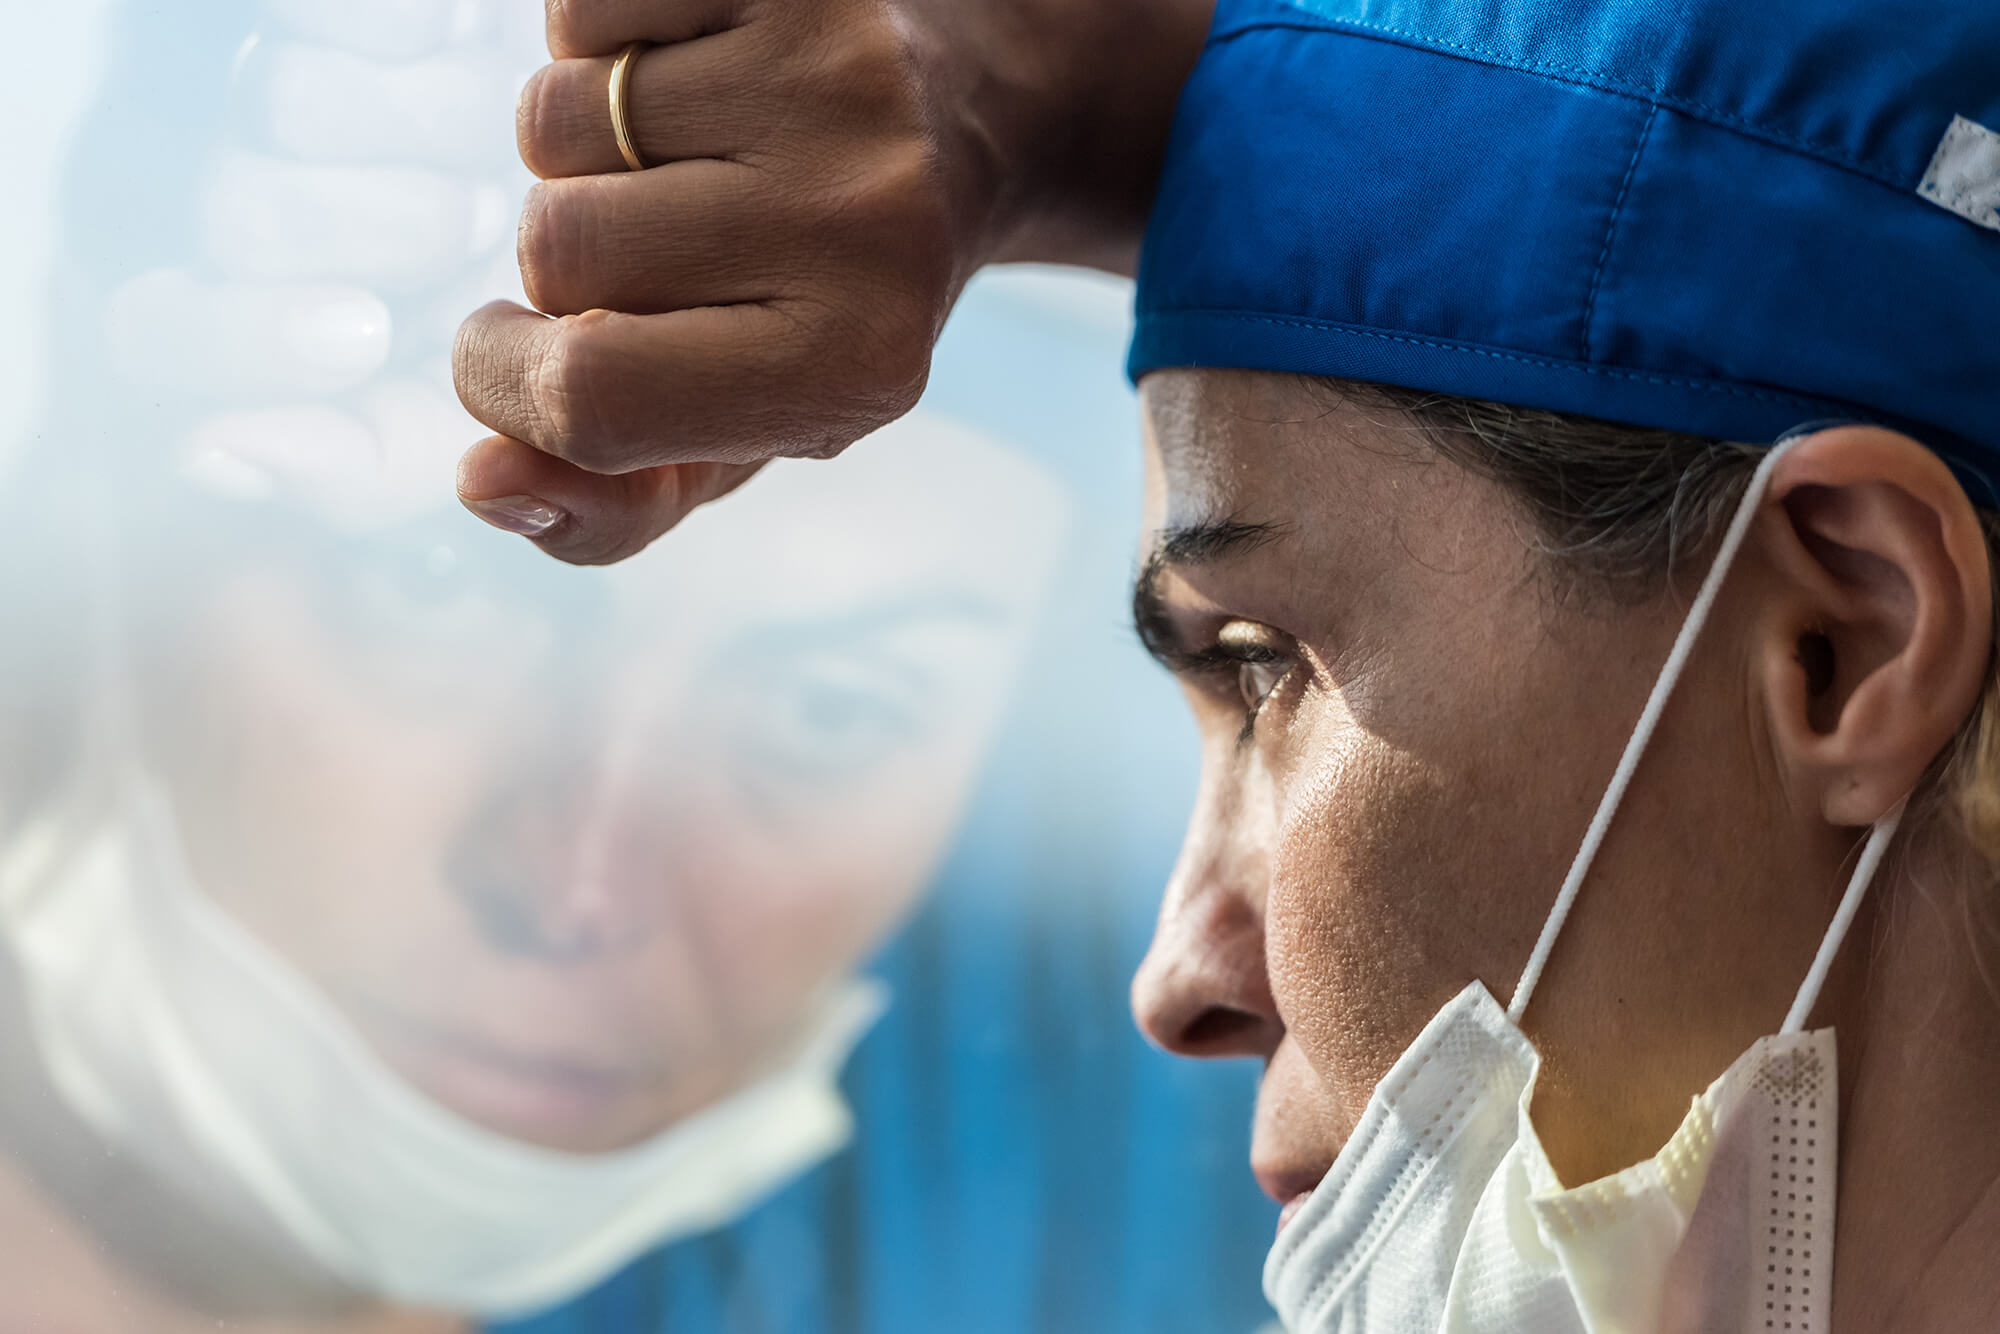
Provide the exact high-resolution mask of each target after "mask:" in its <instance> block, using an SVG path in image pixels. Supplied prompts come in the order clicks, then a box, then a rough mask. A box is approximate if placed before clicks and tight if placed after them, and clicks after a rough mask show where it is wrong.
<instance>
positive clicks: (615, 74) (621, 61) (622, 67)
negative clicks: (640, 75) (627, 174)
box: [611, 42, 652, 171]
mask: <svg viewBox="0 0 2000 1334" xmlns="http://www.w3.org/2000/svg"><path fill="white" fill-rule="evenodd" d="M651 46H652V43H651V42H634V43H632V45H630V46H628V47H626V48H625V49H624V50H623V51H621V52H619V54H618V63H616V64H615V65H613V66H612V67H611V133H612V136H613V137H614V138H616V139H617V140H618V152H619V154H620V155H621V156H623V157H624V159H625V165H626V166H627V167H630V168H631V169H632V170H633V171H644V170H645V169H646V161H645V159H644V158H642V157H640V156H639V145H637V144H636V143H634V142H632V125H631V122H630V121H629V119H628V118H627V116H626V103H627V102H628V101H629V100H630V93H631V89H632V62H633V61H634V60H636V59H637V58H638V56H639V53H640V52H641V51H644V50H646V49H647V48H649V47H651Z"/></svg>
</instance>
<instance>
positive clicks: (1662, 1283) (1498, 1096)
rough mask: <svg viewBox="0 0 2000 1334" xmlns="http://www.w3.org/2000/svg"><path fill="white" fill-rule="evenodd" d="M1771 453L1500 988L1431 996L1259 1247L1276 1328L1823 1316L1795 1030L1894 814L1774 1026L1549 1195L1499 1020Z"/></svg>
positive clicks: (1813, 1126)
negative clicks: (1674, 1124) (1667, 1133)
mask: <svg viewBox="0 0 2000 1334" xmlns="http://www.w3.org/2000/svg"><path fill="white" fill-rule="evenodd" d="M1786 448H1787V446H1783V445H1781V446H1779V447H1778V448H1777V449H1775V450H1773V451H1772V452H1771V453H1770V454H1769V455H1767V456H1766V457H1765V459H1764V460H1763V462H1762V464H1761V465H1760V466H1759V468H1758V470H1757V473H1756V476H1755V477H1754V478H1753V479H1752V481H1751V483H1750V488H1749V490H1748V492H1747V493H1746V494H1745V495H1744V497H1743V500H1742V503H1741V505H1740V507H1739V508H1738V510H1737V513H1736V517H1735V519H1734V521H1733V522H1732V523H1731V525H1730V528H1729V532H1728V534H1727V535H1726V536H1725V538H1724V540H1723V543H1722V547H1721V550H1720V551H1719V552H1718V553H1717V555H1716V559H1715V564H1714V567H1713V568H1712V569H1710V571H1709V573H1708V577H1707V579H1706V581H1705V582H1704V583H1703V585H1702V589H1701V592H1700V594H1699V595H1698V596H1697V597H1696V599H1695V603H1694V606H1693V607H1692V608H1691V609H1690V610H1689V612H1688V617H1687V621H1686V623H1685V624H1684V625H1683V626H1682V627H1681V632H1680V636H1679V638H1678V640H1677V641H1676V642H1675V644H1674V649H1673V652H1672V654H1671V655H1670V656H1669V657H1668V659H1667V664H1666V666H1665V668H1664V669H1663V670H1662V671H1661V673H1660V679H1659V680H1658V682H1657V683H1656V684H1655V685H1654V687H1653V693H1652V696H1651V698H1650V699H1648V700H1647V702H1646V708H1645V711H1644V713H1643V714H1642V715H1641V716H1640V720H1639V724H1638V726H1637V727H1636V728H1635V729H1634V731H1633V734H1632V739H1631V741H1630V742H1629V743H1628V744H1627V746H1626V749H1625V754H1624V757H1623V758H1622V759H1621V761H1620V763H1619V766H1618V770H1617V773H1616V774H1615V775H1614V776H1613V777H1612V780H1611V786H1610V788H1609V789H1608V790H1607V791H1606V792H1605V794H1604V799H1603V801H1602V802H1601V803H1600V804H1599V806H1598V810H1597V814H1596V817H1595V818H1594V819H1593V820H1592V822H1591V826H1590V831H1589V833H1588V834H1586V835H1585V838H1584V843H1583V847H1582V849H1581V850H1580V851H1579V852H1578V853H1577V857H1576V860H1575V862H1574V863H1573V864H1572V865H1571V867H1570V872H1569V876H1568V878H1567V879H1566V880H1565V881H1564V884H1563V888H1562V892H1561V894H1559V895H1558V896H1557V899H1556V905H1555V908H1554V910H1553V911H1552V912H1551V913H1550V915H1549V920H1548V923H1547V925H1546V926H1544V928H1543V930H1542V938H1541V940H1540V942H1539V943H1538V944H1537V945H1536V947H1535V952H1534V955H1533V956H1532V957H1531V959H1530V960H1529V963H1528V967H1527V970H1526V972H1525V973H1524V974H1523V976H1522V978H1521V981H1520V984H1519V986H1518V987H1517V988H1516V989H1515V992H1514V1000H1513V1004H1512V1005H1511V1006H1510V1007H1509V1009H1508V1010H1506V1011H1502V1010H1501V1008H1500V1006H1499V1005H1498V1004H1497V1003H1496V1002H1495V1001H1494V999H1493V997H1492V996H1491V995H1490V994H1489V993H1488V992H1487V990H1486V988H1485V987H1484V986H1482V985H1481V984H1479V983H1478V982H1474V983H1472V984H1471V985H1469V986H1467V987H1466V989H1465V990H1464V991H1462V992H1460V993H1459V995H1458V996H1457V997H1456V998H1455V999H1454V1000H1452V1001H1451V1002H1450V1003H1449V1004H1447V1005H1446V1006H1445V1007H1444V1009H1443V1010H1441V1011H1439V1013H1438V1015H1437V1017H1436V1018H1434V1019H1432V1020H1431V1022H1430V1024H1429V1025H1428V1026H1427V1027H1426V1028H1425V1029H1424V1031H1423V1033H1422V1034H1421V1035H1420V1036H1419V1037H1418V1038H1417V1040H1416V1042H1415V1044H1414V1045H1412V1046H1411V1047H1410V1049H1409V1050H1408V1051H1406V1052H1404V1053H1403V1055H1402V1056H1401V1057H1400V1058H1399V1059H1398V1060H1397V1062H1396V1064H1395V1066H1394V1067H1393V1068H1391V1069H1390V1071H1389V1073H1388V1074H1387V1075H1386V1076H1385V1077H1384V1078H1383V1080H1382V1082H1381V1083H1380V1084H1379V1085H1377V1086H1376V1089H1375V1092H1374V1094H1373V1096H1372V1097H1371V1098H1370V1099H1369V1101H1368V1106H1367V1107H1366V1109H1364V1111H1363V1113H1362V1116H1361V1119H1360V1122H1359V1123H1358V1125H1357V1126H1356V1127H1355V1130H1354V1133H1353V1134H1352V1135H1351V1136H1350V1137H1349V1139H1348V1141H1347V1143H1346V1145H1345V1146H1343V1148H1342V1149H1341V1151H1340V1155H1339V1157H1338V1158H1337V1159H1336V1160H1335V1162H1334V1165H1333V1168H1332V1170H1331V1171H1329V1172H1328V1173H1327V1175H1326V1178H1325V1180H1324V1181H1322V1182H1321V1183H1320V1186H1319V1187H1318V1189H1316V1190H1315V1191H1314V1192H1313V1195H1312V1198H1311V1199H1310V1200H1308V1201H1307V1202H1306V1204H1305V1205H1304V1207H1303V1208H1301V1209H1300V1210H1299V1212H1298V1214H1297V1216H1296V1217H1295V1218H1294V1219H1293V1221H1292V1223H1291V1225H1290V1226H1289V1227H1288V1228H1286V1229H1285V1230H1284V1232H1283V1233H1281V1234H1280V1236H1279V1238H1278V1241H1277V1243H1276V1245H1275V1246H1273V1248H1272V1250H1271V1256H1270V1259H1269V1261H1268V1262H1267V1263H1266V1265H1265V1268H1264V1291H1265V1294H1266V1296H1268V1297H1269V1298H1270V1299H1271V1302H1272V1304H1273V1305H1274V1306H1276V1307H1277V1309H1278V1313H1279V1315H1280V1316H1281V1317H1282V1319H1283V1320H1284V1322H1285V1325H1286V1327H1287V1328H1288V1329H1290V1330H1292V1331H1293V1332H1294V1334H1333V1332H1334V1331H1339V1334H1392V1332H1393V1334H1436V1332H1438V1331H1453V1332H1454V1334H1472V1332H1473V1331H1481V1332H1484V1331H1492V1332H1493V1334H1503V1332H1504V1334H1514V1332H1515V1331H1533V1334H1569V1332H1570V1331H1588V1334H1652V1332H1653V1331H1661V1332H1664V1331H1677V1332H1683V1331H1684V1332H1686V1334H1695V1332H1697V1331H1698V1332H1699V1334H1723V1332H1725V1331H1752V1330H1755V1331H1760V1332H1761V1331H1765V1330H1786V1331H1798V1332H1799V1334H1808V1332H1810V1331H1824V1330H1825V1329H1826V1328H1827V1316H1828V1310H1829V1304H1830V1293H1831V1281H1832V1276H1833V1192H1834V1137H1835V1113H1836V1099H1837V1096H1838V1090H1837V1085H1836V1080H1835V1072H1834V1040H1833V1032H1832V1030H1831V1029H1825V1030H1821V1031H1819V1032H1815V1033H1806V1032H1804V1031H1802V1030H1803V1028H1804V1025H1805V1019H1806V1016H1807V1014H1808V1013H1809V1012H1810V1011H1811V1009H1812V1006H1813V1002H1814V1001H1815V1000H1816V999H1817V998H1818V995H1819V990H1820V987H1821V985H1822V983H1823V982H1824V981H1825V977H1826V970H1827V967H1828V965H1829V964H1830V962H1831V960H1832V958H1833V955H1834V952H1835V950H1837V949H1838V947H1839V945H1840V941H1841V938H1842V936H1843V935H1845V933H1846V931H1847V926H1848V923H1849V922H1850V921H1851V920H1852V918H1853V915H1854V910H1855V909H1856V908H1857V907H1858V906H1859V903H1860V899H1861V895H1862V893H1863V892H1864V891H1865V889H1866V888H1867V885H1868V881H1869V879H1870V878H1871V877H1872V876H1873V875H1874V872H1875V868H1876V867H1877V865H1879V864H1880V862H1881V859H1882V855H1883V853H1884V852H1885V851H1886V849H1887V848H1888V845H1889V841H1890V839H1891V838H1892V837H1893V836H1894V834H1895V827H1896V822H1897V819H1898V818H1899V816H1900V809H1899V810H1898V811H1896V812H1892V813H1891V814H1890V815H1889V816H1887V817H1885V818H1884V819H1883V820H1882V821H1881V823H1879V824H1878V825H1877V826H1876V828H1875V830H1874V832H1873V834H1872V835H1871V837H1870V839H1869V842H1868V846H1867V848H1866V849H1865V851H1864V852H1863V853H1862V856H1861V860H1860V863H1859V864H1858V865H1857V866H1856V868H1855V871H1854V875H1853V878H1852V880H1851V881H1850V882H1849V884H1848V887H1847V892H1846V894H1845V896H1844V897H1843V898H1842V901H1841V904H1840V907H1839V909H1838V911H1837V912H1836V913H1835V915H1834V920H1833V924H1832V926H1831V927H1830V928H1829V929H1828V931H1827V933H1826V938H1825V939H1824V940H1823V941H1822V942H1821V945H1820V950H1819V956H1818V958H1817V959H1816V960H1815V961H1814V963H1813V967H1812V971H1811V972H1810V973H1809V974H1808V975H1807V978H1806V980H1805V983H1804V985H1803V986H1802V987H1801V988H1800V989H1799V993H1798V997H1797V999H1796V1000H1795V1001H1794V1003H1793V1005H1792V1011H1791V1014H1790V1016H1789V1017H1788V1018H1787V1019H1786V1020H1785V1023H1784V1026H1783V1028H1782V1030H1781V1031H1780V1033H1779V1034H1778V1035H1777V1036H1775V1037H1767V1038H1763V1039H1760V1040H1759V1041H1758V1042H1757V1043H1755V1044H1754V1045H1753V1046H1752V1047H1751V1048H1750V1050H1749V1051H1747V1052H1745V1053H1744V1054H1743V1056H1742V1057H1740V1058H1739V1059H1738V1060H1737V1061H1736V1063H1735V1064H1734V1065H1732V1066H1730V1068H1729V1070H1728V1071H1727V1072H1726V1073H1725V1074H1724V1075H1723V1076H1722V1077H1721V1078H1720V1079H1718V1080H1716V1081H1715V1083H1714V1084H1713V1085H1711V1086H1710V1087H1709V1088H1708V1090H1707V1091H1706V1092H1704V1093H1703V1094H1702V1095H1701V1096H1700V1097H1698V1098H1696V1099H1695V1100H1694V1105H1693V1107H1692V1109H1691V1110H1690V1111H1689V1112H1688V1115H1687V1119H1686V1120H1685V1121H1684V1122H1683V1123H1682V1124H1681V1128H1680V1129H1679V1130H1678V1131H1676V1132H1675V1134H1674V1136H1673V1138H1672V1139H1670V1140H1669V1141H1668V1142H1667V1145H1666V1147H1665V1148H1664V1149H1662V1150H1661V1151H1660V1152H1659V1153H1658V1154H1657V1155H1655V1156H1654V1157H1653V1158H1651V1159H1648V1160H1647V1161H1645V1162H1642V1163H1639V1164H1637V1165H1636V1166H1633V1167H1629V1168H1627V1169H1625V1170H1624V1171H1623V1172H1619V1173H1617V1174H1616V1175H1613V1176H1609V1177H1606V1178H1604V1179H1603V1180H1601V1181H1595V1182H1592V1183H1590V1184H1589V1185H1586V1186H1580V1187H1577V1188H1575V1189H1572V1190H1565V1189H1563V1188H1562V1185H1561V1183H1560V1182H1559V1181H1558V1180H1557V1178H1556V1175H1555V1172H1554V1170H1553V1169H1552V1168H1551V1167H1550V1165H1549V1161H1548V1159H1547V1157H1546V1156H1545V1155H1544V1154H1543V1152H1542V1147H1541V1144H1540V1141H1539V1140H1538V1139H1537V1138H1536V1135H1535V1129H1534V1126H1533V1125H1532V1124H1531V1122H1530V1120H1529V1117H1528V1105H1529V1102H1530V1100H1531V1099H1532V1097H1533V1095H1534V1085H1535V1074H1536V1070H1537V1067H1538V1066H1539V1064H1540V1061H1539V1058H1538V1056H1537V1055H1536V1053H1535V1049H1534V1047H1533V1046H1532V1045H1531V1044H1530V1043H1529V1041H1528V1039H1527V1037H1526V1036H1525V1035H1524V1034H1523V1033H1522V1032H1521V1030H1520V1028H1519V1027H1518V1022H1519V1019H1520V1017H1521V1014H1522V1012H1523V1011H1524V1010H1525V1009H1526V1008H1527V1004H1528V997H1529V996H1530V994H1532V992H1533V990H1534V986H1535V982H1536V980H1537V979H1538V978H1539V977H1540V975H1541V970H1542V966H1543V964H1544V963H1545V962H1546V961H1547V959H1548V956H1549V951H1550V949H1551V948H1552V947H1553V946H1554V943H1555V938H1556V933H1557V932H1558V930H1560V928H1561V926H1562V923H1563V919H1564V918H1565V917H1566V916H1567V915H1568V912H1569V908H1570V905H1571V904H1572V903H1573V902H1574V901H1575V896H1576V892H1577V889H1578V887H1579V886H1580V885H1581V884H1582V883H1583V878H1584V875H1585V873H1586V872H1587V871H1588V870H1589V867H1590V863H1591V860H1592V858H1593V857H1594V856H1595V855H1596V852H1597V848H1598V845H1599V844H1600V843H1601V842H1602V840H1603V837H1604V832H1605V830H1606V829H1607V828H1608V827H1609V826H1610V823H1611V817H1612V813H1613V812H1614V811H1615V810H1616V809H1617V806H1618V802H1619V799H1620V798H1621V797H1623V795H1624V792H1625V788H1626V785H1627V784H1628V783H1629V782H1630V780H1631V777H1632V773H1633V771H1634V770H1635V769H1636V768H1637V767H1638V762H1639V756H1640V755H1641V753H1642V752H1643V751H1644V750H1645V747H1646V743H1647V741H1648V740H1650V738H1651V736H1652V733H1653V728H1654V726H1655V725H1656V724H1657V722H1658V720H1659V716H1660V713H1661V711H1662V710H1663V709H1664V708H1665V707H1666V702H1667V698H1668V696H1669V695H1670V694H1671V692H1672V690H1673V687H1674V682H1675V681H1676V680H1678V679H1679V676H1680V673H1681V669H1682V668H1683V666H1684V665H1685V664H1686V662H1687V658H1688V655H1689V653H1690V652H1691V651H1692V649H1693V646H1694V642H1695V638H1696V636H1697V635H1699V633H1700V632H1701V627H1702V624H1703V622H1704V621H1705V620H1706V619H1707V617H1708V612H1709V609H1710V608H1711V607H1712V606H1713V605H1714V603H1715V598H1716V595H1717V593H1718V591H1719V590H1720V588H1721V586H1722V581H1723V578H1724V576H1725V575H1726V574H1727V572H1728V569H1729V565H1730V562H1731V561H1732V560H1733V559H1734V557H1735V555H1736V551H1737V549H1738V547H1739V546H1741V544H1742V541H1743V536H1744V534H1745V533H1746V532H1747V531H1748V529H1749V525H1750V521H1751V519H1752V518H1753V517H1754V516H1755V513H1756V510H1757V506H1758V503H1759V501H1760V500H1761V498H1762V496H1763V494H1764V490H1765V486H1766V484H1767V482H1768V481H1769V478H1770V474H1771V469H1772V467H1773V465H1775V464H1776V462H1777V460H1778V458H1779V457H1780V456H1781V455H1782V454H1783V453H1784V452H1785V449H1786Z"/></svg>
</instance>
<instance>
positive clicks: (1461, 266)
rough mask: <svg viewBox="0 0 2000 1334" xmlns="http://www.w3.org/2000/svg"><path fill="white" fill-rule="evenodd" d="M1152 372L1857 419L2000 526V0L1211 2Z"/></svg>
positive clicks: (1656, 420)
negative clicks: (1919, 456) (1970, 493)
mask: <svg viewBox="0 0 2000 1334" xmlns="http://www.w3.org/2000/svg"><path fill="white" fill-rule="evenodd" d="M1166 366H1233V367H1245V368H1254V369H1264V370H1280V371H1296V372H1305V373H1310V374H1318V375H1331V376H1338V377H1342V378H1347V379H1354V380H1368V381H1377V382H1383V383H1389V384H1395V385H1401V386H1404V387H1407V388H1412V389H1420V390H1429V391H1434V392H1439V393H1447V394H1456V395H1464V396H1469V397H1475V398H1487V399H1497V400H1500V401H1503V402H1509V403H1514V404H1518V405H1522V406H1527V407H1540V408H1547V409H1551V410H1554V411H1559V412H1570V413H1580V414H1585V415H1589V416H1596V417H1605V418H1610V419H1613V420H1618V421H1625V422H1631V423H1634V424H1637V425H1644V426H1655V427H1664V428H1669V429H1676V430H1682V431H1688V432H1692V433H1696V434H1702V435H1710V436H1719V437H1724V438H1731V439H1738V440H1747V441H1761V440H1770V439H1772V438H1774V437H1776V436H1778V435H1780V434H1782V433H1783V432H1785V431H1786V430H1788V429H1790V428H1792V427H1794V426H1797V425H1799V424H1801V423H1803V422H1806V421H1812V420H1820V419H1828V418H1861V419H1867V420H1874V421H1880V422H1883V423H1886V424H1889V425H1894V426H1898V427H1900V428H1902V429H1905V430H1908V431H1910V432H1911V433H1912V434H1914V435H1916V436H1917V437H1918V438H1920V439H1922V440H1924V441H1925V442H1926V443H1928V444H1930V445H1932V446H1933V447H1935V448H1936V449H1938V450H1939V451H1940V452H1941V453H1943V454H1945V455H1946V456H1947V457H1949V458H1951V459H1952V460H1953V461H1954V462H1955V463H1956V464H1957V465H1958V466H1959V469H1960V472H1961V474H1962V475H1963V476H1965V477H1966V478H1967V479H1968V481H1970V482H1973V483H1975V484H1978V485H1979V486H1980V487H1981V489H1983V492H1984V494H1983V496H1980V498H1982V499H1984V500H1989V501H2000V4H1996V3H1994V0H1901V3H1895V4H1884V3H1882V2H1881V0H1763V2H1762V3H1754V4H1747V3H1744V2H1743V0H1676V2H1675V3H1671V4H1662V3H1659V2H1658V0H1222V4H1221V8H1220V10H1219V12H1218V14H1217V16H1216V22H1215V27H1214V30H1213V32H1212V34H1211V36H1210V39H1209V44H1208V47H1207V50H1206V51H1205V52H1204V54H1203V56H1202V60H1201V63H1200V66H1199V67H1198V68H1197V70H1196V71H1195V74H1194V77H1193V79H1192V81H1191V82H1190V83H1189V85H1188V88H1187V91H1186V93H1185V95H1184V97H1183V100H1182V103H1181V109H1180V115H1179V120H1178V122H1177V124H1176V127H1175V130H1174V136H1173V140H1172V145H1171V148H1170V150H1169V155H1168V161H1167V165H1166V171H1165V176H1164V179H1163V181H1162V185H1161V188H1160V196H1159V201H1158V205H1157V208H1156V212H1155V214H1154V217H1153V223H1152V228H1151V231H1150V233H1149V235H1148V237H1147V244H1146V252H1145V258H1144V262H1143V264H1142V265H1141V269H1140V282H1139V324H1138V333H1137V337H1136V341H1135V342H1134V345H1133V348H1132V353H1131V360H1130V370H1131V372H1132V374H1133V376H1134V377H1135V378H1136V377H1138V376H1140V375H1143V374H1145V373H1146V372H1147V371H1150V370H1154V369H1158V368H1160V367H1166ZM1988 479H1991V480H1990V481H1989V480H1988ZM1975 495H1980V492H1979V491H1977V490H1976V491H1975Z"/></svg>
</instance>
